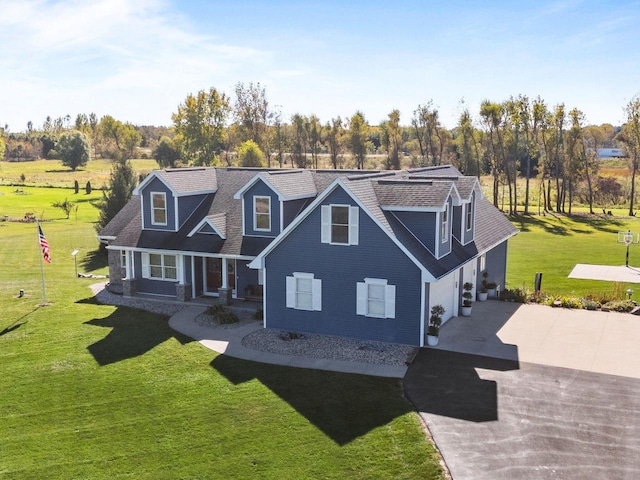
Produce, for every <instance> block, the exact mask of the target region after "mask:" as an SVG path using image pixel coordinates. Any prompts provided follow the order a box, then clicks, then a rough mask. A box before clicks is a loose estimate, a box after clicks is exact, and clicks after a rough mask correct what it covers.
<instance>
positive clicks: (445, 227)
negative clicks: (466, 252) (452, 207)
mask: <svg viewBox="0 0 640 480" xmlns="http://www.w3.org/2000/svg"><path fill="white" fill-rule="evenodd" d="M449 217H450V212H449V203H448V202H447V206H446V207H445V209H444V210H443V211H442V221H441V222H440V228H441V229H442V231H441V233H440V243H447V242H448V241H449Z"/></svg>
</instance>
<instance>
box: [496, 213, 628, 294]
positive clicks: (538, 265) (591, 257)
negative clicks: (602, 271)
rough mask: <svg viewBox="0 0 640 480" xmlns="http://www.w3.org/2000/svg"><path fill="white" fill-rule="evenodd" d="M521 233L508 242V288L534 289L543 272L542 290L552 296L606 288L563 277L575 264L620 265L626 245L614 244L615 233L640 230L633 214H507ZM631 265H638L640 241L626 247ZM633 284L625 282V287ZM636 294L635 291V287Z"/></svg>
mask: <svg viewBox="0 0 640 480" xmlns="http://www.w3.org/2000/svg"><path fill="white" fill-rule="evenodd" d="M512 222H513V224H514V225H515V226H516V227H517V228H519V229H520V233H519V234H518V235H516V236H515V237H514V238H512V239H511V240H510V241H509V258H508V268H507V283H508V285H507V286H508V287H509V288H516V287H523V286H525V287H527V288H529V289H531V290H532V289H533V282H534V276H535V273H536V272H542V273H543V278H542V290H543V291H545V292H549V293H554V294H556V293H557V294H567V295H568V294H575V295H578V296H581V295H586V294H588V293H597V292H610V291H611V290H612V288H613V285H612V284H611V283H610V282H603V281H597V280H577V279H570V278H567V276H568V275H569V273H571V270H572V269H573V267H574V266H575V265H576V264H577V263H588V264H596V265H624V263H625V252H626V248H625V246H624V244H618V243H616V239H617V233H618V231H626V230H627V229H631V230H632V231H634V232H638V231H640V221H639V220H637V219H635V218H628V217H627V218H625V217H609V216H604V215H601V216H588V215H577V216H572V217H568V216H565V215H557V214H547V215H546V216H538V215H530V216H525V215H520V216H518V217H513V218H512ZM629 259H630V262H629V264H630V265H635V266H638V265H640V245H637V246H631V249H630V255H629ZM629 287H631V288H633V287H634V286H633V285H627V286H625V289H626V288H629ZM639 293H640V290H639Z"/></svg>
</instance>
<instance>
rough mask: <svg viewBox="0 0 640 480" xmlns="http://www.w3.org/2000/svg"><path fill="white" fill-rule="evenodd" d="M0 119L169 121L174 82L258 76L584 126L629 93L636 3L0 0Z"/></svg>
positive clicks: (348, 110)
mask: <svg viewBox="0 0 640 480" xmlns="http://www.w3.org/2000/svg"><path fill="white" fill-rule="evenodd" d="M0 12H1V13H0V51H1V52H2V54H1V55H0V126H3V127H4V126H5V125H7V126H8V127H9V131H12V132H19V131H24V130H26V127H27V122H29V121H31V122H32V123H33V125H34V127H35V128H39V127H41V126H42V124H43V123H44V121H45V119H46V117H47V116H50V117H52V118H57V117H65V116H67V115H69V116H70V117H71V119H72V120H71V121H72V122H73V120H74V119H75V117H76V115H77V114H79V113H85V114H89V113H92V112H93V113H95V114H97V115H98V117H102V116H103V115H111V116H113V117H115V118H116V119H118V120H121V121H123V122H130V123H133V124H135V125H157V126H160V125H163V126H169V125H171V123H172V122H171V115H172V113H174V112H176V111H177V109H178V106H179V105H180V104H181V103H182V102H184V100H185V99H186V97H187V96H188V95H189V94H195V93H197V92H198V91H200V90H209V89H210V88H212V87H213V88H216V89H217V90H218V91H222V92H225V93H226V94H227V95H229V96H230V97H231V98H233V91H234V86H235V85H236V84H237V83H239V82H242V83H244V84H245V85H248V84H249V83H250V82H253V83H260V85H261V86H262V87H264V88H265V90H266V96H267V99H268V101H269V104H270V105H271V107H272V108H273V109H275V110H279V111H281V112H282V116H283V118H284V119H285V120H288V119H290V117H291V115H292V114H294V113H300V114H303V115H311V114H315V115H317V116H318V117H319V118H320V120H321V121H322V122H323V123H326V122H327V121H329V120H330V119H331V118H334V117H337V116H338V115H339V116H341V117H342V118H347V117H350V116H352V115H353V114H354V113H355V112H356V111H361V112H363V113H364V115H365V118H366V119H367V121H368V122H369V123H370V124H372V125H374V124H378V123H380V122H381V121H383V120H385V119H386V118H387V116H388V114H389V113H390V112H391V111H392V110H394V109H398V110H400V113H401V117H400V121H401V124H403V125H409V124H410V122H411V117H412V115H413V112H414V110H416V108H418V106H419V105H425V104H427V103H428V102H429V101H432V102H433V105H434V106H435V107H436V108H437V109H438V110H439V114H440V118H441V121H442V122H443V124H444V125H445V126H447V127H449V128H452V127H453V126H455V124H456V121H457V119H458V117H459V116H460V113H461V112H462V111H463V109H465V108H467V109H468V110H469V111H470V113H471V114H472V116H473V117H474V118H475V119H476V120H477V119H478V112H479V106H480V103H481V102H482V101H483V100H486V99H488V100H491V101H496V102H501V101H505V100H508V99H509V97H511V96H517V95H520V94H522V95H526V96H528V97H529V98H530V99H533V98H535V97H537V96H540V97H541V98H542V99H543V100H544V101H545V102H546V104H547V105H549V106H550V107H553V106H555V105H556V104H559V103H564V104H565V106H566V108H567V111H568V110H570V109H572V108H578V109H580V110H581V111H582V112H584V114H585V116H586V120H587V123H588V124H602V123H611V124H613V125H620V124H622V123H623V122H624V110H623V109H624V106H625V105H626V104H627V103H628V102H629V101H630V100H631V99H632V98H633V97H634V96H636V95H638V94H640V54H639V53H638V46H639V45H640V2H636V1H627V0H617V1H604V0H603V1H580V0H557V1H548V0H538V1H526V0H523V1H515V0H513V1H506V0H501V1H492V0H485V1H482V2H477V1H472V0H468V1H462V0H449V1H431V0H422V1H420V0H407V1H403V0H394V1H389V0H386V1H377V0H367V1H364V0H360V1H349V0H341V1H336V0H323V1H305V0H287V1H284V0H270V1H258V0H225V1H219V0H210V1H206V0H183V1H177V0H176V1H171V0H77V1H76V0H58V1H53V0H20V1H15V0H0Z"/></svg>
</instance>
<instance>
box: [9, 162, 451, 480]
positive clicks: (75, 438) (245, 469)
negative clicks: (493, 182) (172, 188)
mask: <svg viewBox="0 0 640 480" xmlns="http://www.w3.org/2000/svg"><path fill="white" fill-rule="evenodd" d="M3 166H4V164H3ZM23 190H24V193H25V194H17V193H15V188H14V187H0V216H3V215H8V216H9V217H15V218H21V217H22V216H23V215H24V213H25V212H27V211H29V212H34V213H36V214H37V215H38V216H42V217H43V219H44V221H43V223H42V228H43V231H44V233H45V235H46V237H47V239H48V242H49V244H50V246H51V254H52V259H53V261H52V263H51V264H44V277H45V285H46V297H47V301H48V302H49V303H50V305H49V306H46V307H39V306H38V304H39V303H40V302H41V283H40V279H41V277H40V262H39V259H40V255H41V253H40V249H39V246H38V240H37V235H36V227H35V224H33V223H17V222H10V221H4V222H0V262H2V263H1V264H2V268H1V269H0V304H1V307H0V411H1V412H2V414H1V415H0V445H1V446H0V478H2V479H39V478H46V479H65V480H66V479H72V478H73V479H76V478H77V479H80V478H87V479H121V478H122V479H124V478H127V479H178V478H180V479H189V478H192V479H203V478H206V479H217V478H220V479H246V478H272V479H301V478H335V479H345V478H349V479H352V478H354V479H360V478H361V479H380V478H399V479H403V478H404V479H441V478H443V476H442V472H441V468H440V466H439V457H438V456H437V453H436V452H435V450H434V448H433V446H432V445H431V444H430V443H429V442H428V441H427V438H426V435H425V433H424V430H423V426H422V424H421V421H420V419H419V417H418V415H417V414H416V413H415V411H414V410H413V408H412V406H411V405H410V404H409V403H408V402H407V401H406V400H405V399H404V398H403V396H402V387H401V384H400V382H398V381H397V380H393V379H380V378H372V377H366V376H361V375H346V374H337V373H330V372H321V371H312V370H303V369H294V368H285V367H277V366H270V365H264V364H259V363H254V362H248V361H242V360H236V359H233V358H229V357H225V356H223V355H217V354H215V353H214V352H212V351H209V350H207V349H205V348H204V347H202V346H201V345H199V344H198V343H197V342H194V341H191V339H189V338H187V337H184V336H182V335H179V334H177V333H176V332H174V331H173V330H171V329H170V328H169V326H168V323H167V320H168V319H167V318H166V317H164V316H161V315H156V314H151V313H147V312H143V311H140V310H135V309H130V308H122V307H120V308H118V307H113V306H108V305H99V304H97V303H96V302H95V300H94V298H93V296H92V293H91V291H90V289H89V286H90V285H91V284H92V283H95V282H96V281H98V280H96V279H81V278H76V277H75V272H74V262H73V257H72V256H71V251H72V250H74V249H79V250H80V253H79V254H78V270H79V271H81V272H86V273H94V274H98V275H99V274H105V273H106V271H107V269H106V258H105V257H102V256H100V255H99V254H97V252H96V251H97V247H98V244H97V241H96V238H95V230H94V228H93V224H92V222H93V221H95V219H96V218H97V210H96V209H95V208H94V207H93V206H92V205H91V204H90V200H91V199H96V198H99V196H100V195H101V193H100V192H97V193H96V194H92V195H90V196H87V195H85V194H84V193H83V192H82V191H81V193H80V194H78V195H74V194H73V191H72V190H69V191H68V192H67V191H65V190H62V189H52V188H28V187H25V188H23ZM65 195H66V196H68V198H69V200H70V201H74V202H76V203H78V205H79V208H78V212H77V216H76V215H75V214H74V213H72V215H71V218H70V219H66V218H65V215H64V214H63V213H62V211H61V210H59V209H56V208H53V207H51V206H50V204H51V203H52V202H53V201H57V200H63V199H64V196H65ZM81 200H82V201H81ZM20 289H23V290H24V291H25V295H24V297H22V298H18V292H19V290H20Z"/></svg>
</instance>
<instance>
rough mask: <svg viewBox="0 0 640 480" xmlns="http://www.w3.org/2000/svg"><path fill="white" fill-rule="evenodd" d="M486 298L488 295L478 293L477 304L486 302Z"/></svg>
mask: <svg viewBox="0 0 640 480" xmlns="http://www.w3.org/2000/svg"><path fill="white" fill-rule="evenodd" d="M488 296H489V294H488V293H487V292H478V301H479V302H486V301H487V297H488Z"/></svg>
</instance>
